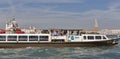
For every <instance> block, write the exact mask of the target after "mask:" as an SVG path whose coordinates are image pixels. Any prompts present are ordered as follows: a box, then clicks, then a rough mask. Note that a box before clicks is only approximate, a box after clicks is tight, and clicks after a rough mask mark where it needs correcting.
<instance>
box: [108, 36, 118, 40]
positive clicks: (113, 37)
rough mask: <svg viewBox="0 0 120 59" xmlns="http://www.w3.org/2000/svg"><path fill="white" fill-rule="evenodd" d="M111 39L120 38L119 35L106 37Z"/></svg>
mask: <svg viewBox="0 0 120 59" xmlns="http://www.w3.org/2000/svg"><path fill="white" fill-rule="evenodd" d="M106 36H107V37H108V38H109V39H116V38H118V36H117V35H106Z"/></svg>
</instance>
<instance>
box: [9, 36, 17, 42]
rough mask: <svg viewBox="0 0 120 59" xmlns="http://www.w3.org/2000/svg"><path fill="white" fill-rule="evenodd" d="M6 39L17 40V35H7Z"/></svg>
mask: <svg viewBox="0 0 120 59" xmlns="http://www.w3.org/2000/svg"><path fill="white" fill-rule="evenodd" d="M8 41H17V36H8Z"/></svg>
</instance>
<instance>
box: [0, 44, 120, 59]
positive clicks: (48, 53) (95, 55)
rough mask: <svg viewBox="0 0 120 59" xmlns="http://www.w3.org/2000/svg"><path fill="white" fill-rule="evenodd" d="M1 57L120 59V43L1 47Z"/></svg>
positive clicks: (27, 58) (4, 58)
mask: <svg viewBox="0 0 120 59" xmlns="http://www.w3.org/2000/svg"><path fill="white" fill-rule="evenodd" d="M0 59H120V44H118V45H116V46H109V47H108V46H102V47H64V48H55V47H37V48H36V47H27V48H14V49H13V48H12V49H4V48H1V49H0Z"/></svg>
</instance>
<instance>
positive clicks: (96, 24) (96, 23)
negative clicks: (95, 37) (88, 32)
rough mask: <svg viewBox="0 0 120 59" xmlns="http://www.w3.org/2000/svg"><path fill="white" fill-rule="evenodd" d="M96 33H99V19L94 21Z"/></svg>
mask: <svg viewBox="0 0 120 59" xmlns="http://www.w3.org/2000/svg"><path fill="white" fill-rule="evenodd" d="M94 22H95V23H94V32H98V22H97V19H96V18H95V20H94Z"/></svg>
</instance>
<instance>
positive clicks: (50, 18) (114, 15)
mask: <svg viewBox="0 0 120 59" xmlns="http://www.w3.org/2000/svg"><path fill="white" fill-rule="evenodd" d="M81 1H82V0H11V1H8V0H5V1H3V2H8V4H10V7H6V8H0V16H1V19H2V21H1V22H0V24H3V23H5V22H4V20H5V21H7V20H9V19H11V18H12V17H13V16H11V15H13V14H14V15H15V18H16V20H17V21H18V22H20V23H19V24H20V27H29V26H36V27H38V28H39V27H42V28H44V27H47V28H48V27H52V26H53V27H59V28H85V29H86V28H87V29H92V27H93V25H94V18H95V17H97V19H98V21H99V26H100V28H118V27H120V24H119V21H120V20H119V19H120V17H119V15H120V9H119V6H120V3H119V2H117V3H113V4H112V5H109V6H108V7H106V8H107V9H106V10H101V9H91V10H86V11H84V12H78V11H64V10H56V8H59V7H58V6H54V5H52V6H49V5H46V3H77V2H80V3H81ZM31 2H32V3H36V2H38V3H45V5H43V6H42V7H39V8H37V7H26V6H25V4H28V3H31ZM75 7H76V6H75ZM64 9H65V8H64ZM5 10H6V11H5ZM11 11H15V12H11ZM3 19H4V20H3ZM112 22H113V23H112ZM27 23H29V24H27ZM116 25H117V26H116Z"/></svg>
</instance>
